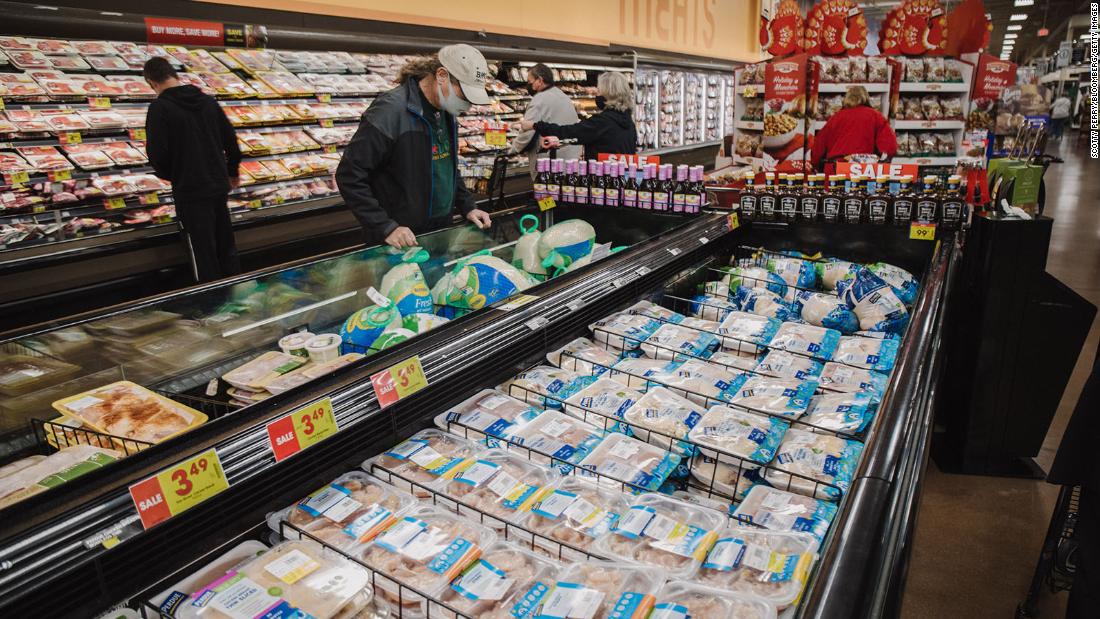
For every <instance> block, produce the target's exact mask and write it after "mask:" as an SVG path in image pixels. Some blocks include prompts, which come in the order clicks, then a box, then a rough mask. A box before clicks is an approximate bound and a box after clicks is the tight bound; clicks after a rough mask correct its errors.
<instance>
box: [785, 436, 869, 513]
mask: <svg viewBox="0 0 1100 619" xmlns="http://www.w3.org/2000/svg"><path fill="white" fill-rule="evenodd" d="M862 453H863V443H860V442H859V441H852V440H848V439H843V438H839V437H836V436H831V435H828V434H819V433H816V432H810V431H808V430H803V429H799V428H791V429H790V430H789V431H788V432H787V433H786V434H785V435H784V436H783V442H782V443H781V444H780V445H779V450H778V452H777V453H776V456H775V464H774V468H771V469H768V471H767V472H766V473H765V475H764V476H765V478H766V479H767V480H768V483H770V484H772V485H774V486H776V487H779V488H783V489H786V490H790V491H792V492H797V493H799V494H805V495H807V496H813V497H814V498H819V499H827V500H830V501H836V500H838V499H839V498H840V495H841V493H843V492H846V491H847V490H848V485H849V484H850V483H851V481H852V476H853V475H854V474H855V470H856V465H857V464H859V456H860V454H862ZM791 473H793V474H794V475H792V474H791ZM795 475H800V476H801V477H796V476H795ZM815 482H821V483H815ZM823 484H829V485H828V486H826V485H823Z"/></svg>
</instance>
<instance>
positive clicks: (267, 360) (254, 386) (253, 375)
mask: <svg viewBox="0 0 1100 619" xmlns="http://www.w3.org/2000/svg"><path fill="white" fill-rule="evenodd" d="M307 361H308V359H306V358H304V357H300V356H297V355H288V354H286V353H284V352H276V351H268V352H265V353H264V354H262V355H260V356H259V357H256V358H255V359H253V360H251V361H249V362H247V363H245V364H243V365H240V366H238V367H236V368H234V369H232V370H230V371H229V372H227V373H226V374H225V375H223V376H222V380H224V381H225V382H227V383H229V384H230V385H233V386H234V387H236V388H238V389H248V390H250V391H261V390H263V389H264V388H265V387H266V385H267V383H269V382H271V381H273V380H275V379H276V378H278V377H280V376H282V375H283V374H287V373H289V372H292V371H294V370H297V369H298V368H300V367H302V366H303V365H305V364H306V362H307Z"/></svg>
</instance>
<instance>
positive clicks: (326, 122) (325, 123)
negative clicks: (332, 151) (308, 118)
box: [318, 118, 333, 129]
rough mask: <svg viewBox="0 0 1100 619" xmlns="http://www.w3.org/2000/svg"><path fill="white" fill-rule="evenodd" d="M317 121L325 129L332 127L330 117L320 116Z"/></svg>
mask: <svg viewBox="0 0 1100 619" xmlns="http://www.w3.org/2000/svg"><path fill="white" fill-rule="evenodd" d="M318 122H320V123H321V126H322V127H324V128H325V129H332V127H333V123H332V119H331V118H322V119H321V120H320V121H318Z"/></svg>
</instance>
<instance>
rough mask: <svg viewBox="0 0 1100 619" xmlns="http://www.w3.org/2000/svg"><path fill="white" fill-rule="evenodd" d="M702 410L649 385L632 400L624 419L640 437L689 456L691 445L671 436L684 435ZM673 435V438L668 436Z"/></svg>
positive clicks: (686, 400)
mask: <svg viewBox="0 0 1100 619" xmlns="http://www.w3.org/2000/svg"><path fill="white" fill-rule="evenodd" d="M703 413H704V410H703V409H702V408H701V407H700V406H699V405H696V404H695V403H694V402H692V401H691V400H688V399H687V398H683V397H680V396H678V395H676V394H675V393H673V392H672V391H670V390H669V389H667V388H665V387H651V388H650V389H649V390H648V391H646V392H645V395H643V396H642V397H641V398H640V399H639V400H638V401H637V402H635V403H634V405H633V406H631V407H630V408H629V409H627V411H626V413H625V414H624V415H623V419H624V420H625V421H626V422H627V423H629V424H630V432H631V434H633V435H634V436H637V437H638V438H639V439H641V440H643V441H646V442H648V443H650V444H651V445H656V446H658V447H660V448H662V449H668V450H670V451H673V452H675V453H678V454H683V455H689V456H690V455H691V454H692V452H693V450H692V448H691V445H689V444H687V443H684V442H683V441H679V440H674V439H683V438H687V435H688V432H690V431H691V429H692V428H694V427H695V426H696V425H697V424H698V423H699V420H700V419H701V418H702V417H703ZM670 437H672V438H670Z"/></svg>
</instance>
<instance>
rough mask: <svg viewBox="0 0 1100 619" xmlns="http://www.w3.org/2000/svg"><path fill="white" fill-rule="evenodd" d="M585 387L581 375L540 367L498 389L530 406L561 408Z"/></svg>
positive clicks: (518, 376) (524, 373)
mask: <svg viewBox="0 0 1100 619" xmlns="http://www.w3.org/2000/svg"><path fill="white" fill-rule="evenodd" d="M583 386H584V381H583V377H582V376H581V375H580V374H577V373H575V372H570V371H569V370H563V369H561V368H556V367H553V366H549V365H538V366H535V367H533V368H531V369H529V370H527V371H524V372H520V373H519V374H517V375H516V377H515V378H512V379H510V380H507V381H505V382H503V383H501V385H500V386H499V387H497V389H499V390H500V391H503V392H504V393H507V394H508V395H510V396H512V397H514V398H516V399H519V400H523V401H524V402H527V403H528V404H534V405H536V406H545V407H546V408H561V405H562V402H564V401H565V400H566V399H567V398H568V397H569V396H571V395H573V394H574V393H576V392H577V391H578V390H579V389H581V388H582V387H583Z"/></svg>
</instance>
